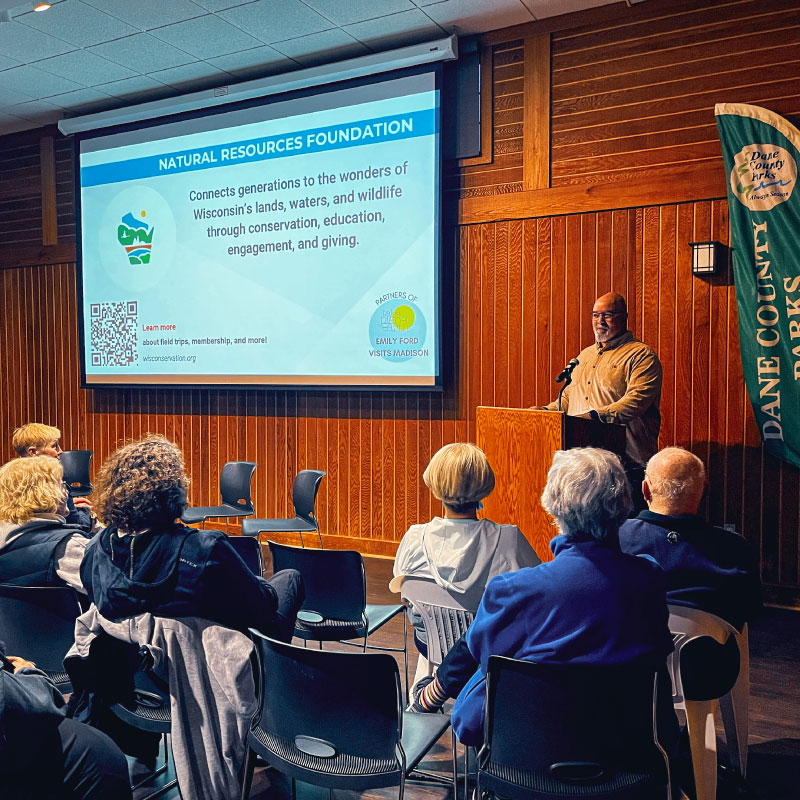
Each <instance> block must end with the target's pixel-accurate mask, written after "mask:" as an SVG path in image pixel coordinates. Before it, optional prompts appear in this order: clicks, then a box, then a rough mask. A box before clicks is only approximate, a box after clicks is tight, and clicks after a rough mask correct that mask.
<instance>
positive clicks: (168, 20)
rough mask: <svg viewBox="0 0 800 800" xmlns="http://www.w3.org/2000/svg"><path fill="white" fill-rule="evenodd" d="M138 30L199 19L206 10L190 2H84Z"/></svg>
mask: <svg viewBox="0 0 800 800" xmlns="http://www.w3.org/2000/svg"><path fill="white" fill-rule="evenodd" d="M85 1H86V2H87V3H89V5H92V6H95V8H99V9H102V10H103V11H105V12H106V14H112V15H113V16H115V17H116V18H117V19H121V20H123V21H124V22H127V23H128V24H130V25H133V26H134V27H135V28H138V29H139V30H142V31H144V30H148V29H149V28H160V27H162V26H163V25H171V24H172V23H173V22H181V21H182V20H184V19H191V18H192V17H199V16H201V15H202V14H205V13H206V10H205V9H204V8H203V7H202V6H199V5H197V3H193V2H191V0H85Z"/></svg>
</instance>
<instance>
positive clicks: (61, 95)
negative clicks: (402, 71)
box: [0, 0, 614, 134]
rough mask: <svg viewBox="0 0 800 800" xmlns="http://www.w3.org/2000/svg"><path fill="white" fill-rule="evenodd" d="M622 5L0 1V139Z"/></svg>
mask: <svg viewBox="0 0 800 800" xmlns="http://www.w3.org/2000/svg"><path fill="white" fill-rule="evenodd" d="M613 1H614V0H60V1H59V0H55V1H54V2H53V4H52V7H51V8H50V9H49V10H48V11H45V12H41V13H37V12H34V11H33V3H32V2H20V0H0V12H2V11H5V10H8V11H9V16H10V18H11V21H10V22H0V134H5V133H13V132H15V131H20V130H26V129H28V128H36V127H39V126H41V125H47V124H49V123H53V122H56V121H57V120H59V119H61V118H62V117H63V116H69V115H74V114H82V113H90V112H93V111H101V110H104V109H108V108H115V107H119V106H121V105H129V104H133V103H138V102H144V101H147V100H156V99H160V98H164V97H170V96H174V95H177V94H182V93H184V92H191V91H197V90H199V89H206V88H210V87H213V86H224V85H227V84H231V83H235V82H236V81H240V80H248V79H252V78H257V77H263V76H266V75H273V74H275V73H280V72H288V71H290V70H294V69H299V68H300V67H307V66H312V65H315V64H320V63H324V62H328V61H337V60H340V59H343V58H351V57H353V56H357V55H362V54H365V53H371V52H377V51H381V50H387V49H390V48H394V47H402V46H404V45H409V44H416V43H418V42H421V41H426V40H429V39H435V38H441V37H442V36H446V35H448V34H450V33H456V34H460V35H467V34H474V33H482V32H484V31H489V30H494V29H497V28H504V27H507V26H509V25H517V24H520V23H523V22H531V21H533V20H537V19H543V18H545V17H551V16H556V15H558V14H566V13H569V12H572V11H579V10H582V9H586V8H592V7H594V6H601V5H607V4H609V2H613Z"/></svg>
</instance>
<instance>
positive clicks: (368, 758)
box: [242, 629, 456, 800]
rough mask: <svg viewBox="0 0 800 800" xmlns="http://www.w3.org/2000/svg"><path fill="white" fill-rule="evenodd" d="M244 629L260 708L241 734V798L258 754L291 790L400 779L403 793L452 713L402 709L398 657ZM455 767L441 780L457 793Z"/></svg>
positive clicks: (390, 782) (391, 783)
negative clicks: (306, 644) (254, 660)
mask: <svg viewBox="0 0 800 800" xmlns="http://www.w3.org/2000/svg"><path fill="white" fill-rule="evenodd" d="M250 634H251V635H252V637H253V640H254V642H255V645H256V652H257V653H258V660H259V665H260V669H261V681H260V710H259V712H258V713H257V714H256V716H255V718H254V720H253V723H252V725H251V727H250V731H249V733H248V734H247V739H246V745H247V757H246V760H245V767H244V770H243V772H244V779H243V782H242V800H246V798H248V797H249V796H250V786H251V782H252V778H253V768H254V762H255V755H256V754H257V755H260V756H261V757H262V758H263V759H264V760H265V761H266V762H267V764H269V765H270V766H272V767H274V768H275V769H276V770H278V771H279V772H281V773H283V774H284V775H287V776H288V777H290V778H291V780H292V789H294V782H295V780H301V781H305V782H306V783H311V784H314V785H316V786H324V787H327V788H328V789H329V791H331V790H333V789H353V790H356V791H364V790H366V789H372V788H377V787H381V786H398V785H399V787H400V795H399V800H403V791H404V788H405V782H406V779H407V778H409V777H411V773H412V771H413V770H414V768H415V767H416V766H417V764H419V762H420V761H421V760H422V758H423V757H424V756H425V754H426V753H427V752H428V751H429V750H430V749H431V748H432V747H433V746H434V745H435V744H436V742H437V741H438V740H439V738H440V737H441V736H442V734H443V733H444V732H445V731H446V730H447V728H448V727H449V725H450V717H449V716H448V715H446V714H409V713H407V712H404V711H403V706H402V696H401V691H400V675H399V673H398V669H397V662H396V661H395V660H394V658H392V656H390V655H388V654H385V653H375V654H372V653H370V654H363V653H337V652H332V651H319V650H312V649H304V648H302V647H293V646H292V645H289V644H283V643H282V642H276V641H274V640H272V639H268V638H266V637H265V636H262V635H261V634H260V633H258V631H255V630H253V629H251V631H250ZM451 742H452V738H451ZM453 767H454V770H453V776H452V782H451V781H450V780H449V779H447V783H448V785H450V786H452V787H453V789H454V796H455V789H456V786H455V765H453ZM439 777H440V778H444V776H439Z"/></svg>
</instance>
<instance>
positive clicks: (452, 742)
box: [450, 725, 467, 800]
mask: <svg viewBox="0 0 800 800" xmlns="http://www.w3.org/2000/svg"><path fill="white" fill-rule="evenodd" d="M450 757H451V759H452V761H453V800H458V760H457V759H456V732H455V731H454V730H453V726H452V725H451V726H450ZM464 800H467V798H466V796H465V797H464Z"/></svg>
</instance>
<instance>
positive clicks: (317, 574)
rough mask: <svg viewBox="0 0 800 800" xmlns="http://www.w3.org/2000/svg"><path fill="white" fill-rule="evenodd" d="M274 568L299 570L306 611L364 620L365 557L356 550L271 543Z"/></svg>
mask: <svg viewBox="0 0 800 800" xmlns="http://www.w3.org/2000/svg"><path fill="white" fill-rule="evenodd" d="M269 551H270V554H271V555H272V569H273V571H274V572H279V571H280V570H282V569H296V570H297V571H298V572H299V573H300V574H301V575H302V576H303V585H304V586H305V590H306V599H305V602H304V603H303V610H304V611H315V612H316V613H317V614H320V615H321V616H322V617H324V618H325V619H341V620H349V621H360V620H361V619H362V616H363V614H364V609H365V607H366V604H367V583H366V577H365V574H364V560H363V559H362V558H361V554H360V553H358V552H356V551H355V550H311V549H308V548H304V547H291V546H290V545H286V544H278V543H277V542H272V541H270V542H269Z"/></svg>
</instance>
